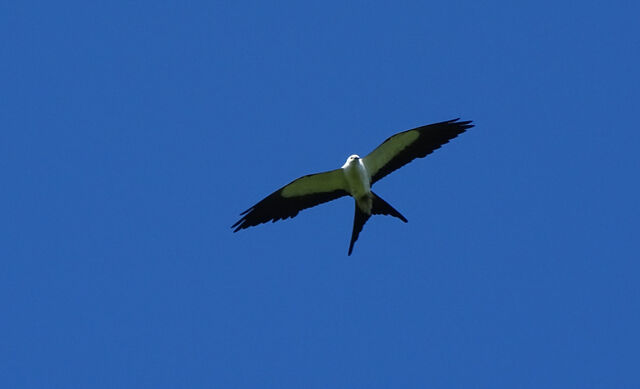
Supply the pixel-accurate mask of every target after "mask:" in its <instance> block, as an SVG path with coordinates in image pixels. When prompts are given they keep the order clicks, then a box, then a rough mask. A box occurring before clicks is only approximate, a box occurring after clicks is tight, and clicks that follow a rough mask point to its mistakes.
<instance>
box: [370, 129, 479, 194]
mask: <svg viewBox="0 0 640 389" xmlns="http://www.w3.org/2000/svg"><path fill="white" fill-rule="evenodd" d="M471 127H473V124H471V121H464V122H459V121H458V119H453V120H448V121H446V122H440V123H434V124H429V125H426V126H422V127H418V128H414V129H412V130H408V131H404V132H400V133H397V134H395V135H393V136H391V137H389V138H388V139H387V140H385V141H384V142H382V144H381V145H380V146H378V147H377V148H376V149H375V150H373V151H372V152H371V153H369V155H367V156H366V157H364V158H363V162H364V165H365V166H366V168H367V171H369V174H370V175H371V185H373V183H375V182H376V181H378V180H380V179H381V178H383V177H384V176H386V175H387V174H389V173H391V172H393V171H394V170H396V169H399V168H401V167H403V166H404V165H406V164H408V163H409V162H411V161H413V160H414V159H416V158H423V157H426V156H427V155H428V154H431V153H432V152H433V151H434V150H436V149H438V148H439V147H440V146H442V145H443V144H445V143H447V142H449V140H451V139H453V138H455V137H456V136H458V135H460V134H462V133H463V132H465V130H467V129H468V128H471Z"/></svg>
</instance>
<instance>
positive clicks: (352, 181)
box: [342, 155, 371, 214]
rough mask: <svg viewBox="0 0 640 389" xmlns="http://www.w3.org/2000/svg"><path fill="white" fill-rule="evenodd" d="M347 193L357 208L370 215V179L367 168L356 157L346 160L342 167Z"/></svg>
mask: <svg viewBox="0 0 640 389" xmlns="http://www.w3.org/2000/svg"><path fill="white" fill-rule="evenodd" d="M342 171H343V173H344V177H345V180H346V181H347V188H348V189H347V192H349V195H351V197H353V198H354V199H356V203H357V204H358V206H359V207H360V208H361V209H362V210H363V211H365V212H367V213H369V214H370V213H371V179H370V177H369V172H368V171H367V167H366V166H365V165H364V163H363V162H362V159H360V157H359V156H357V155H352V156H350V157H349V158H347V162H345V164H344V165H342Z"/></svg>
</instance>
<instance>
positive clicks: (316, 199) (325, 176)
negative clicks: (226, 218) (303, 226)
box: [231, 169, 349, 232]
mask: <svg viewBox="0 0 640 389" xmlns="http://www.w3.org/2000/svg"><path fill="white" fill-rule="evenodd" d="M348 194H349V193H348V192H347V181H346V179H345V177H344V172H343V170H342V169H336V170H331V171H328V172H324V173H318V174H310V175H307V176H304V177H300V178H298V179H297V180H294V181H292V182H290V183H289V184H288V185H285V186H283V187H282V188H280V189H278V190H277V191H275V192H273V193H272V194H270V195H269V196H267V197H265V198H264V199H263V200H262V201H260V202H259V203H257V204H256V205H254V206H253V207H251V208H249V209H247V210H246V211H244V212H242V213H241V214H240V215H241V216H242V218H241V219H240V220H238V221H237V222H236V223H235V224H234V225H233V226H231V228H235V230H234V231H233V232H237V231H239V230H242V229H244V228H249V227H253V226H257V225H258V224H262V223H266V222H268V221H273V222H276V221H278V220H281V219H287V218H290V217H294V216H296V215H297V214H298V212H300V211H302V210H303V209H306V208H311V207H313V206H316V205H318V204H322V203H326V202H327V201H331V200H335V199H337V198H339V197H342V196H346V195H348Z"/></svg>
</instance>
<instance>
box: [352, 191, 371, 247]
mask: <svg viewBox="0 0 640 389" xmlns="http://www.w3.org/2000/svg"><path fill="white" fill-rule="evenodd" d="M370 217H371V215H369V214H367V213H365V212H362V210H361V209H360V207H358V201H357V200H356V214H355V215H354V217H353V231H352V232H351V243H349V254H347V255H351V252H352V251H353V244H354V243H356V240H358V236H359V235H360V231H362V227H364V223H366V222H367V220H369V218H370Z"/></svg>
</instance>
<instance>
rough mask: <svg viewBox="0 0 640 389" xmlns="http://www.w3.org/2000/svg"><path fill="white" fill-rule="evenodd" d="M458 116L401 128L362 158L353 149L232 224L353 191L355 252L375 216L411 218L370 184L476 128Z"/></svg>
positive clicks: (272, 217)
mask: <svg viewBox="0 0 640 389" xmlns="http://www.w3.org/2000/svg"><path fill="white" fill-rule="evenodd" d="M458 120H459V119H453V120H449V121H446V122H440V123H434V124H429V125H426V126H422V127H418V128H414V129H412V130H408V131H404V132H400V133H398V134H395V135H393V136H391V137H390V138H388V139H387V140H385V141H384V142H382V144H381V145H380V146H378V147H377V148H376V149H375V150H373V151H372V152H371V153H369V154H368V155H367V156H366V157H364V158H360V157H359V156H357V155H355V154H354V155H351V156H350V157H349V158H347V162H345V164H344V165H342V167H341V168H339V169H335V170H330V171H328V172H324V173H318V174H310V175H307V176H304V177H300V178H298V179H297V180H294V181H292V182H291V183H289V184H287V185H285V186H283V187H282V188H280V189H278V190H277V191H275V192H273V193H272V194H270V195H269V196H267V197H266V198H264V199H263V200H262V201H260V202H259V203H257V204H256V205H254V206H253V207H251V208H249V209H247V210H246V211H244V212H242V213H241V214H240V215H241V216H242V218H241V219H240V220H238V221H237V222H236V223H235V224H234V225H233V226H231V228H235V230H234V231H233V232H238V231H239V230H242V229H245V228H249V227H253V226H257V225H258V224H262V223H266V222H268V221H272V222H276V221H278V220H280V219H287V218H290V217H294V216H296V215H297V214H298V212H300V211H302V210H303V209H306V208H311V207H313V206H316V205H318V204H322V203H326V202H327V201H331V200H335V199H337V198H340V197H342V196H347V195H349V196H351V197H353V198H354V199H355V203H356V204H355V205H356V207H355V208H356V212H355V217H354V219H353V231H352V233H351V242H350V243H349V253H348V255H351V252H352V251H353V244H354V243H355V242H356V240H358V235H360V231H362V227H363V226H364V224H365V223H366V222H367V220H369V218H370V217H371V215H390V216H395V217H397V218H398V219H400V220H402V221H403V222H405V223H406V222H407V219H406V218H405V217H404V216H402V215H401V214H400V212H398V211H396V210H395V209H394V208H393V207H392V206H391V205H389V204H388V203H387V202H386V201H384V200H383V199H381V198H380V197H379V196H378V195H376V194H375V193H373V192H372V191H371V185H373V184H375V183H376V182H377V181H378V180H380V179H381V178H383V177H384V176H386V175H387V174H389V173H391V172H393V171H394V170H396V169H399V168H401V167H402V166H404V165H406V164H408V163H409V162H411V161H413V160H414V159H416V158H423V157H425V156H427V155H428V154H431V152H433V151H434V150H436V149H438V148H439V147H440V146H442V145H443V144H445V143H447V142H449V140H451V139H453V138H455V137H456V136H458V135H460V134H462V133H463V132H465V130H467V129H468V128H471V127H473V124H471V121H463V122H460V121H458Z"/></svg>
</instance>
